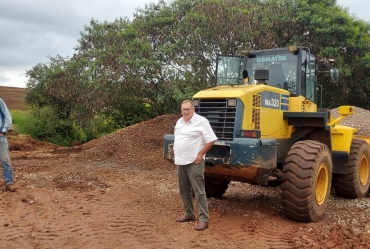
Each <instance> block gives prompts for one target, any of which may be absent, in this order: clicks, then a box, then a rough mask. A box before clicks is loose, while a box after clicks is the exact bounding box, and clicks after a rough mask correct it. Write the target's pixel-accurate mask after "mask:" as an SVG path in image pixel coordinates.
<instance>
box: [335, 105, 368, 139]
mask: <svg viewBox="0 0 370 249" xmlns="http://www.w3.org/2000/svg"><path fill="white" fill-rule="evenodd" d="M354 109H355V113H354V114H353V115H349V116H348V117H346V118H344V119H342V120H341V121H340V122H339V124H340V125H345V126H350V127H355V128H357V129H358V131H357V133H356V135H361V136H370V111H369V110H365V109H362V108H360V107H354ZM331 114H332V116H333V117H334V118H338V117H339V113H338V108H335V109H332V110H331Z"/></svg>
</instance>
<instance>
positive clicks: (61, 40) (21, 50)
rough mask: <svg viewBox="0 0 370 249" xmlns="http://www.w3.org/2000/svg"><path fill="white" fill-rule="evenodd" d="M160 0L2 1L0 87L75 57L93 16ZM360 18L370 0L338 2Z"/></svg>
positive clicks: (107, 16)
mask: <svg viewBox="0 0 370 249" xmlns="http://www.w3.org/2000/svg"><path fill="white" fill-rule="evenodd" d="M152 2H158V0H135V1H132V0H32V1H30V0H11V1H9V0H0V86H11V87H20V88H25V87H26V82H27V77H26V71H27V70H31V69H32V68H33V67H34V66H35V65H37V64H38V63H48V62H49V61H50V60H49V59H48V57H55V56H57V55H60V56H62V57H63V58H66V57H72V55H73V53H74V50H73V48H74V47H76V46H77V45H78V39H79V38H80V32H81V31H83V29H84V25H89V23H90V20H91V19H94V20H97V21H99V22H104V21H108V22H109V21H114V20H115V19H117V18H119V17H128V18H130V19H132V17H133V13H134V12H135V11H136V10H137V9H138V8H145V5H146V4H149V3H152ZM337 3H338V4H339V5H341V6H342V7H345V8H348V12H349V13H350V14H351V15H353V16H355V17H356V18H359V19H363V20H365V21H367V22H370V16H369V15H368V10H369V9H370V1H369V0H337Z"/></svg>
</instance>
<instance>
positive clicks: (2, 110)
mask: <svg viewBox="0 0 370 249" xmlns="http://www.w3.org/2000/svg"><path fill="white" fill-rule="evenodd" d="M0 114H1V123H0V128H1V132H7V131H8V130H9V128H10V126H11V125H12V116H11V115H10V112H9V109H8V107H7V106H6V104H5V102H4V101H3V100H2V99H0Z"/></svg>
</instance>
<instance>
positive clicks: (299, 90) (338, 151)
mask: <svg viewBox="0 0 370 249" xmlns="http://www.w3.org/2000/svg"><path fill="white" fill-rule="evenodd" d="M321 64H323V65H326V66H328V67H327V69H328V70H327V71H319V69H320V68H321V66H320V67H319V65H321ZM319 73H327V74H328V79H329V76H330V80H331V82H334V83H336V82H338V75H339V73H338V69H336V68H334V67H332V61H331V60H323V59H318V57H317V56H315V55H314V54H313V53H311V52H310V49H309V48H305V47H301V46H290V47H286V48H276V49H265V50H255V51H243V52H242V53H241V54H240V55H218V56H217V62H216V84H215V85H216V86H215V87H212V88H210V89H206V90H202V91H200V92H198V93H196V94H195V95H194V96H193V99H192V101H193V103H194V106H195V111H196V113H198V114H199V115H201V116H203V117H205V118H207V119H208V120H209V122H210V124H211V126H212V128H213V130H214V132H215V134H216V136H217V138H218V140H217V141H216V143H215V144H214V145H213V147H212V148H211V149H210V150H209V151H208V152H207V153H206V157H205V165H206V166H205V172H204V174H205V184H206V186H205V187H206V194H207V197H208V198H210V197H215V198H220V197H221V196H222V195H223V194H224V193H225V191H226V190H227V188H228V184H229V183H230V181H239V182H243V183H249V184H259V185H269V184H278V185H280V187H281V190H282V191H281V201H282V206H283V213H284V214H285V216H286V217H288V218H290V219H293V220H297V221H302V222H316V221H318V220H320V219H321V218H322V217H323V215H324V212H325V209H326V208H327V205H328V201H329V196H330V193H331V189H334V190H335V194H336V195H338V196H341V197H345V198H361V197H364V196H365V195H366V194H367V192H368V190H369V184H370V165H369V163H370V148H369V142H370V137H366V136H361V137H360V136H356V135H355V133H356V131H357V129H356V128H353V127H348V126H343V125H340V124H339V122H340V120H342V119H343V118H345V117H346V116H348V115H351V114H353V113H354V111H355V108H354V107H352V106H340V107H339V108H338V111H339V114H340V116H339V117H337V118H334V117H333V116H332V115H331V113H330V110H329V109H324V108H319V107H318V104H317V103H318V101H317V97H318V93H319V89H321V90H322V87H321V86H322V85H319V84H318V83H317V75H318V74H319ZM321 96H322V92H321ZM173 142H174V135H173V134H166V135H165V136H164V158H166V159H168V160H173V159H174V158H173V157H174V154H173Z"/></svg>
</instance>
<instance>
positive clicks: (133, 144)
mask: <svg viewBox="0 0 370 249" xmlns="http://www.w3.org/2000/svg"><path fill="white" fill-rule="evenodd" d="M179 118H180V116H179V115H177V114H173V115H162V116H158V117H156V118H154V119H151V120H148V121H145V122H142V123H139V124H135V125H132V126H129V127H126V128H124V129H121V130H118V131H116V132H113V133H111V134H108V135H106V136H104V137H102V138H99V139H95V140H92V141H90V142H88V143H86V144H83V145H81V146H80V147H81V152H80V153H79V154H78V155H77V157H78V159H79V160H89V161H95V162H98V161H106V160H109V161H112V162H125V164H130V165H135V166H138V167H142V168H144V169H149V168H150V169H152V168H156V167H162V166H163V164H164V163H167V161H165V160H163V137H164V135H165V134H169V133H172V132H173V127H174V126H175V124H176V121H177V120H178V119H179Z"/></svg>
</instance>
